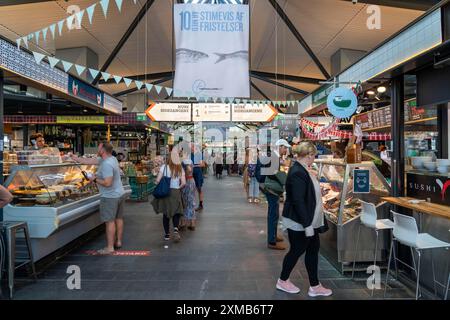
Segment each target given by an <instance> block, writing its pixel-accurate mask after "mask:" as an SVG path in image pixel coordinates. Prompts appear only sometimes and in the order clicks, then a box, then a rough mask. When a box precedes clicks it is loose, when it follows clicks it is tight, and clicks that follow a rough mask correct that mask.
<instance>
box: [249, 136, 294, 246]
mask: <svg viewBox="0 0 450 320" xmlns="http://www.w3.org/2000/svg"><path fill="white" fill-rule="evenodd" d="M275 145H276V146H277V148H278V150H274V151H273V152H272V154H270V157H269V158H270V160H269V161H264V162H265V163H264V164H263V165H262V164H261V162H260V160H259V157H258V165H257V167H259V168H257V169H256V170H257V172H256V177H257V180H258V182H260V183H264V180H265V177H264V176H262V175H261V167H266V168H267V167H270V168H272V167H273V164H272V165H271V163H269V165H267V162H272V161H275V162H276V164H275V166H274V169H275V170H274V172H273V173H274V174H275V173H276V172H278V171H280V166H281V165H283V164H284V163H283V161H284V160H283V157H284V156H285V155H286V154H287V152H288V150H289V148H291V146H290V145H289V143H288V142H287V141H286V140H284V139H280V140H278V141H277V142H276V144H275ZM263 192H264V194H265V196H266V199H267V203H268V205H269V206H268V213H267V247H268V248H269V249H273V250H285V249H286V246H285V245H283V244H282V243H281V242H283V241H284V239H283V237H280V236H278V235H277V230H278V220H279V217H280V196H279V195H278V194H276V193H274V192H271V191H270V190H267V189H263Z"/></svg>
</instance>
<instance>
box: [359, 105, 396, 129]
mask: <svg viewBox="0 0 450 320" xmlns="http://www.w3.org/2000/svg"><path fill="white" fill-rule="evenodd" d="M356 123H357V124H359V125H360V126H361V129H362V130H364V129H372V128H381V127H389V126H390V125H391V109H390V108H389V107H386V108H381V109H377V110H374V111H370V112H367V113H363V114H360V115H357V116H356Z"/></svg>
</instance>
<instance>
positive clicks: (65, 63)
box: [61, 60, 73, 72]
mask: <svg viewBox="0 0 450 320" xmlns="http://www.w3.org/2000/svg"><path fill="white" fill-rule="evenodd" d="M61 63H62V65H63V68H64V71H65V72H68V71H69V70H70V68H72V66H73V63H70V62H68V61H64V60H61Z"/></svg>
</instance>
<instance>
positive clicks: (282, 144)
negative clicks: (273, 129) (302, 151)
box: [275, 139, 291, 148]
mask: <svg viewBox="0 0 450 320" xmlns="http://www.w3.org/2000/svg"><path fill="white" fill-rule="evenodd" d="M275 145H276V146H277V147H281V146H283V147H286V148H290V147H291V145H290V144H289V142H287V141H286V140H284V139H280V140H278V141H277V142H276V143H275Z"/></svg>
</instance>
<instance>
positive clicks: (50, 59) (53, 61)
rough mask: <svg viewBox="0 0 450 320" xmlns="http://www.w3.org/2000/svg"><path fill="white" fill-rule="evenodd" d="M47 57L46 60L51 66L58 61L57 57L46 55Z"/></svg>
mask: <svg viewBox="0 0 450 320" xmlns="http://www.w3.org/2000/svg"><path fill="white" fill-rule="evenodd" d="M47 59H48V62H49V63H50V67H51V68H54V67H55V66H56V65H57V64H58V62H59V59H56V58H54V57H49V56H47Z"/></svg>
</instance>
